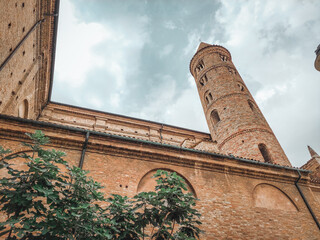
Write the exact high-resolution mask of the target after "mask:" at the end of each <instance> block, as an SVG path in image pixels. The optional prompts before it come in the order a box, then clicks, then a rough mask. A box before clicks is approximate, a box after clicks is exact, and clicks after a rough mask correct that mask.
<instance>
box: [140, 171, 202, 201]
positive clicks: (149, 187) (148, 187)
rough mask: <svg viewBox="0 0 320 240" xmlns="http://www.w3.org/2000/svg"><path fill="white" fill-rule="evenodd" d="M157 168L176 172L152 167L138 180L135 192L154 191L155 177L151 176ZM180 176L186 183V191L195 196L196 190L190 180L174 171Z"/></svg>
mask: <svg viewBox="0 0 320 240" xmlns="http://www.w3.org/2000/svg"><path fill="white" fill-rule="evenodd" d="M157 170H165V171H168V172H176V171H173V170H171V169H165V168H161V169H160V168H159V169H153V170H151V171H149V172H147V173H146V174H145V175H144V176H143V177H142V178H141V180H140V182H139V184H138V188H137V193H139V192H149V191H154V188H155V186H156V185H157V182H156V178H153V175H154V174H155V173H156V172H157ZM176 173H177V174H178V175H179V176H180V177H182V178H183V179H184V180H185V182H186V185H187V189H188V192H190V193H192V194H193V196H194V197H195V198H197V195H196V192H195V191H194V188H193V187H192V185H191V184H190V182H189V181H188V180H187V179H186V178H185V177H184V176H182V175H181V174H180V173H178V172H176Z"/></svg>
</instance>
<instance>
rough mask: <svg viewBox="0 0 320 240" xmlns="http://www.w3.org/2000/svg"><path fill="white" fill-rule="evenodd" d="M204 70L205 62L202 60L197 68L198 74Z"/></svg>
mask: <svg viewBox="0 0 320 240" xmlns="http://www.w3.org/2000/svg"><path fill="white" fill-rule="evenodd" d="M203 68H204V62H203V60H200V61H199V62H198V65H197V66H196V71H195V72H196V73H198V72H200V71H201V70H202V69H203Z"/></svg>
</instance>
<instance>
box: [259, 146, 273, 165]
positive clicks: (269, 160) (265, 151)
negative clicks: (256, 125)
mask: <svg viewBox="0 0 320 240" xmlns="http://www.w3.org/2000/svg"><path fill="white" fill-rule="evenodd" d="M258 148H259V150H260V153H261V155H262V157H263V159H264V161H265V162H267V163H272V158H271V155H270V153H269V151H268V149H267V146H266V145H265V144H263V143H260V144H259V145H258Z"/></svg>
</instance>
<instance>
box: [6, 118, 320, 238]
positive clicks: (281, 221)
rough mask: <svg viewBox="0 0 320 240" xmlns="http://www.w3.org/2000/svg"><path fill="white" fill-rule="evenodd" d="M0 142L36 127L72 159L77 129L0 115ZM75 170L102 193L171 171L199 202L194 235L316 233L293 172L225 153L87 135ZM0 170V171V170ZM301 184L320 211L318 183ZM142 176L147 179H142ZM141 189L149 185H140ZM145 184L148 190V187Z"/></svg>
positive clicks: (15, 143) (132, 189)
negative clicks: (79, 169) (82, 172)
mask: <svg viewBox="0 0 320 240" xmlns="http://www.w3.org/2000/svg"><path fill="white" fill-rule="evenodd" d="M0 126H1V129H0V130H1V131H0V145H4V147H10V148H12V149H13V150H15V151H18V150H22V149H23V147H22V145H21V144H20V143H19V142H20V141H22V140H26V138H25V136H24V135H23V133H24V132H33V131H34V130H36V129H42V130H43V131H44V132H45V133H46V134H47V135H48V136H49V137H50V138H51V144H50V146H48V147H50V148H56V149H62V150H63V151H65V152H66V153H67V160H68V162H69V163H70V164H74V165H78V164H79V160H80V155H81V151H82V145H83V142H84V134H83V133H79V132H76V131H68V130H63V129H59V128H58V127H46V126H42V125H41V123H39V124H32V123H22V122H19V121H13V120H11V121H8V120H6V121H4V120H3V119H0ZM83 168H84V169H85V170H89V171H90V175H91V176H92V177H94V179H95V180H97V181H99V182H101V183H102V184H103V186H104V187H105V188H104V189H103V192H104V193H105V194H106V195H109V194H110V193H118V194H124V195H128V196H133V195H134V194H135V193H137V192H138V190H139V188H141V187H140V186H139V185H140V184H142V183H141V182H142V179H144V185H150V186H152V183H151V182H152V181H154V180H153V179H151V178H149V180H148V179H147V180H146V179H145V178H144V176H145V175H146V174H148V173H149V172H151V171H154V170H156V169H169V170H172V171H177V172H178V173H179V174H180V175H182V176H183V177H184V178H185V179H186V180H187V181H188V182H189V184H190V187H189V188H191V189H193V190H194V192H195V194H196V196H197V198H199V201H198V203H197V207H198V209H199V211H200V212H201V213H202V219H201V221H202V222H203V226H202V228H203V229H204V230H205V231H206V233H205V234H204V235H203V236H202V237H201V239H318V238H319V237H320V232H319V230H318V229H317V227H316V225H315V223H314V221H313V220H312V218H311V216H310V213H309V212H308V210H307V208H306V206H305V204H304V202H303V200H302V198H301V197H300V195H299V194H298V192H297V189H296V187H295V186H294V181H295V180H296V179H297V178H298V174H297V173H296V171H294V170H286V169H279V168H275V167H273V166H272V165H271V166H260V165H256V164H253V163H252V164H249V163H243V162H241V161H238V160H232V159H229V158H227V157H217V156H210V155H208V154H205V153H201V152H197V153H196V152H191V151H188V150H181V149H177V148H171V147H166V146H162V145H160V144H158V145H155V144H151V143H148V142H145V143H141V142H137V140H134V139H130V138H128V139H115V138H113V137H112V136H98V135H91V136H90V138H89V145H88V148H87V152H86V155H85V159H84V165H83ZM0 174H1V173H0ZM302 175H303V178H302V180H301V187H302V189H303V191H304V193H305V195H306V198H308V200H309V203H310V204H311V206H312V207H313V209H314V210H315V212H316V214H317V216H320V211H319V209H320V205H319V200H320V188H319V186H318V185H315V184H313V185H310V183H309V177H308V174H307V173H302ZM148 181H149V183H148ZM143 190H149V189H148V187H147V188H146V187H144V188H143ZM150 190H151V189H150Z"/></svg>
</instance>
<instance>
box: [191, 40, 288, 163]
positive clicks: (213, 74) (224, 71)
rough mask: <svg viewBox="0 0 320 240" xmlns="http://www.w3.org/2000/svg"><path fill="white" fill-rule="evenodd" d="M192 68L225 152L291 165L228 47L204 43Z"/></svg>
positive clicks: (209, 120) (214, 135) (214, 134)
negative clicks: (234, 63)
mask: <svg viewBox="0 0 320 240" xmlns="http://www.w3.org/2000/svg"><path fill="white" fill-rule="evenodd" d="M190 71H191V74H192V75H193V77H194V78H195V80H196V84H197V88H198V92H199V96H200V100H201V103H202V106H203V110H204V113H205V116H206V119H207V123H208V126H209V130H210V133H211V136H212V139H215V140H216V141H217V144H218V147H219V150H220V151H221V152H222V153H225V154H232V155H235V156H239V157H244V158H250V159H251V158H252V159H255V160H259V161H263V162H270V163H276V164H281V165H289V166H291V164H290V162H289V160H288V158H287V156H286V155H285V153H284V151H283V150H282V148H281V146H280V144H279V142H278V140H277V139H276V137H275V135H274V133H273V132H272V130H271V128H270V126H269V125H268V123H267V121H266V120H265V118H264V116H263V114H262V113H261V111H260V109H259V107H258V106H257V104H256V102H255V101H254V99H253V97H252V96H251V94H250V92H249V90H248V89H247V87H246V85H245V84H244V82H243V80H242V79H241V77H240V75H239V73H238V71H237V70H236V68H235V66H234V65H233V63H232V60H231V55H230V52H229V51H228V50H227V49H225V48H224V47H222V46H218V45H209V44H206V43H201V44H200V46H199V48H198V50H197V52H196V54H195V55H194V57H193V58H192V60H191V62H190Z"/></svg>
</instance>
